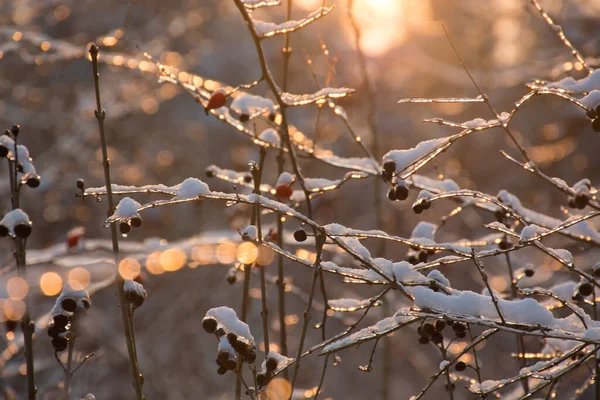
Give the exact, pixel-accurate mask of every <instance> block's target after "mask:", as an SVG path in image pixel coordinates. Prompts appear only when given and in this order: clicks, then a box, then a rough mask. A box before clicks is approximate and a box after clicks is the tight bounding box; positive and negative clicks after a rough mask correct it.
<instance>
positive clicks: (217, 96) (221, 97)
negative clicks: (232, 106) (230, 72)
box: [204, 88, 227, 115]
mask: <svg viewBox="0 0 600 400" xmlns="http://www.w3.org/2000/svg"><path fill="white" fill-rule="evenodd" d="M226 94H227V93H226V92H225V89H223V88H219V89H217V90H215V91H214V92H213V94H212V96H210V99H208V103H207V104H206V106H205V107H204V112H206V115H208V112H209V111H210V110H214V109H216V108H220V107H223V106H224V105H225V104H226V103H227V96H226Z"/></svg>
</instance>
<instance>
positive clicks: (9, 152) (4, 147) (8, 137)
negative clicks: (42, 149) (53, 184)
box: [0, 125, 41, 188]
mask: <svg viewBox="0 0 600 400" xmlns="http://www.w3.org/2000/svg"><path fill="white" fill-rule="evenodd" d="M20 130H21V127H20V126H19V125H13V126H12V127H11V128H10V129H7V130H5V131H4V135H3V136H1V137H0V158H6V157H8V158H9V159H10V160H11V161H17V158H18V164H17V166H16V168H17V172H18V173H19V174H20V176H19V181H20V182H19V185H20V184H23V183H24V184H26V185H27V186H29V187H30V188H36V187H38V186H40V183H41V180H40V176H39V175H38V174H37V173H36V172H35V168H34V167H33V164H32V159H31V157H29V151H28V150H27V148H26V147H24V146H16V143H15V142H16V140H17V137H18V136H19V132H20ZM13 139H14V140H13ZM15 150H16V152H15ZM15 153H16V158H15Z"/></svg>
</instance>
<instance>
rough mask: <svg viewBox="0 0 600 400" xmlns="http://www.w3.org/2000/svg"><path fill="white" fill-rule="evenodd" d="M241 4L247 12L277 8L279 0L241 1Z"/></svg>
mask: <svg viewBox="0 0 600 400" xmlns="http://www.w3.org/2000/svg"><path fill="white" fill-rule="evenodd" d="M242 3H244V7H246V8H247V9H248V10H256V9H257V8H260V7H272V6H278V5H279V4H281V0H243V1H242Z"/></svg>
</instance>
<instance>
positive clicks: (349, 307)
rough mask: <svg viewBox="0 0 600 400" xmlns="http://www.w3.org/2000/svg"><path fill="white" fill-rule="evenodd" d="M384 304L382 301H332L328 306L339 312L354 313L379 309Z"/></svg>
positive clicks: (329, 301) (328, 302)
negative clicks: (368, 308) (369, 308)
mask: <svg viewBox="0 0 600 400" xmlns="http://www.w3.org/2000/svg"><path fill="white" fill-rule="evenodd" d="M381 304H383V303H382V302H381V301H374V299H363V300H360V299H352V298H350V299H330V300H328V301H327V305H328V306H329V308H330V309H332V310H333V311H337V312H354V311H358V310H362V309H364V308H367V307H378V306H380V305H381Z"/></svg>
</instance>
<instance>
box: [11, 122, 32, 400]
mask: <svg viewBox="0 0 600 400" xmlns="http://www.w3.org/2000/svg"><path fill="white" fill-rule="evenodd" d="M15 127H16V129H17V130H16V133H15V132H13V133H14V135H13V139H14V146H15V147H14V150H13V153H14V160H12V161H11V160H10V159H9V161H8V165H9V177H10V198H11V203H12V209H13V210H15V209H17V208H19V207H20V204H19V203H20V201H19V200H20V188H21V185H20V182H19V179H18V176H19V175H18V170H19V168H18V167H19V151H18V144H17V138H18V134H19V129H20V127H19V126H18V125H16V126H15ZM13 131H14V128H13ZM14 242H15V253H14V257H15V262H16V264H17V274H18V276H19V277H20V278H22V279H26V275H27V252H26V250H25V245H26V243H27V239H25V238H22V237H18V236H17V237H15V238H14ZM24 301H25V312H24V314H23V317H22V319H21V329H22V331H23V338H24V342H25V364H26V366H25V368H26V373H27V398H28V399H29V400H35V398H36V394H37V388H36V387H35V366H34V357H33V333H34V331H35V326H34V325H33V323H32V322H31V301H30V296H29V294H27V295H26V296H25V299H24Z"/></svg>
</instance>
